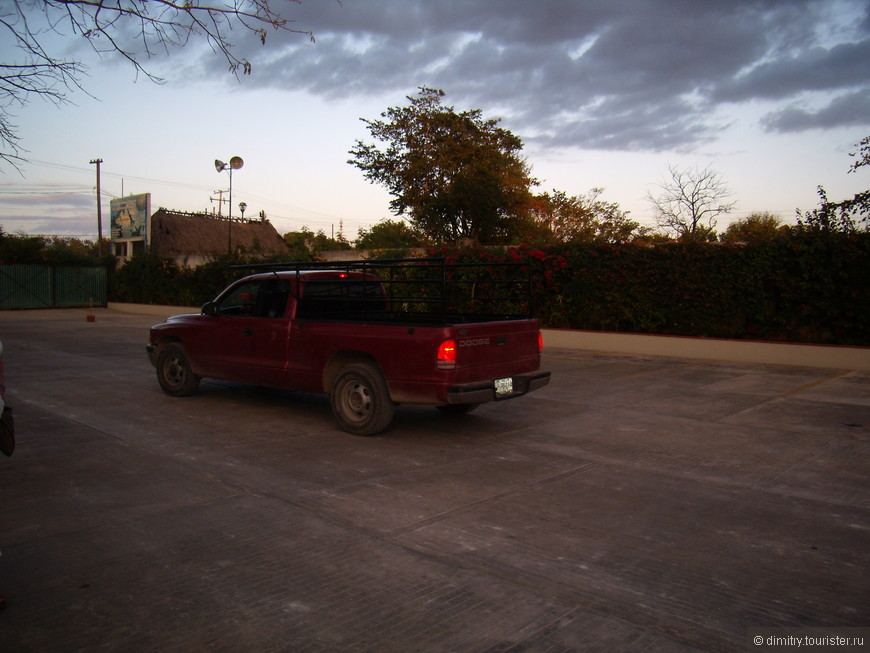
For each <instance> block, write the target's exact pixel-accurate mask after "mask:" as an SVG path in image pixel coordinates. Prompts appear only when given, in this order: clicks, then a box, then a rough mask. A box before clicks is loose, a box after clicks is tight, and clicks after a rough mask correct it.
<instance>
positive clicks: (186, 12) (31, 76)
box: [0, 0, 313, 165]
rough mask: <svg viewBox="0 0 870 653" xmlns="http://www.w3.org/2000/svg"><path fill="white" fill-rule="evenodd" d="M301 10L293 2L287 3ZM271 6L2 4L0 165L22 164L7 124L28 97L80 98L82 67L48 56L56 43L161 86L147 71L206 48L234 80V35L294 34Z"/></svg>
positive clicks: (242, 64)
mask: <svg viewBox="0 0 870 653" xmlns="http://www.w3.org/2000/svg"><path fill="white" fill-rule="evenodd" d="M291 1H292V2H299V0H291ZM275 4H276V3H275V2H273V1H272V0H244V1H242V0H231V1H229V2H213V3H210V2H201V1H199V0H180V1H173V0H14V1H13V2H2V3H0V34H2V35H3V36H2V37H0V38H2V39H3V40H4V41H6V42H7V43H8V44H9V45H10V46H12V47H13V48H14V49H13V51H14V52H15V53H16V55H17V57H16V58H15V59H14V60H12V61H6V62H0V159H2V160H5V161H6V162H7V163H12V164H13V165H14V164H15V162H16V161H19V160H21V151H22V148H21V145H20V143H19V139H18V136H17V133H16V127H15V125H14V124H12V119H13V116H12V113H11V109H10V108H11V107H14V106H18V107H23V106H25V105H26V104H27V102H28V101H29V100H30V99H31V98H34V97H40V98H43V99H46V100H49V101H51V102H54V103H56V104H63V103H64V102H66V101H67V93H68V92H70V91H74V90H84V89H83V87H82V84H81V80H82V77H83V76H84V75H85V74H86V68H85V66H84V65H83V64H82V63H81V62H80V61H78V60H76V59H71V58H68V57H67V56H66V55H65V54H60V55H55V54H53V52H52V50H51V47H50V45H51V41H52V39H53V37H54V36H76V37H81V38H84V39H85V40H86V41H87V42H88V44H89V45H90V46H91V48H93V50H94V51H95V52H97V53H98V54H101V55H102V54H116V55H120V56H121V57H123V58H124V59H126V60H127V61H128V62H130V64H132V66H133V68H134V69H135V71H136V73H137V74H143V75H145V76H146V77H148V78H149V79H151V80H152V81H155V82H160V81H162V80H161V79H160V78H159V77H157V76H156V75H155V74H153V73H151V72H150V71H149V69H148V68H147V67H146V66H145V63H144V62H145V60H147V59H149V58H150V57H152V56H154V55H155V54H156V53H158V52H165V51H168V50H172V49H175V48H180V47H183V46H186V45H187V44H188V43H190V42H191V41H192V40H196V39H201V40H204V41H205V42H206V43H207V44H208V45H209V47H211V49H212V51H213V52H215V53H216V54H219V55H220V56H222V57H223V58H224V59H225V60H226V62H227V66H228V68H229V70H230V72H232V73H233V74H238V73H239V72H241V73H243V74H249V73H250V72H251V63H250V62H249V61H248V60H247V59H245V58H244V56H242V55H240V54H238V53H237V51H236V49H235V46H234V44H233V42H232V41H231V40H230V35H231V33H232V32H233V31H234V30H240V31H241V32H242V33H253V34H255V35H256V36H257V38H258V39H259V41H260V43H263V44H264V43H265V42H266V36H267V34H268V33H269V31H274V30H282V31H287V32H296V33H302V34H307V35H308V36H309V37H310V38H312V40H313V37H312V35H311V33H310V32H306V31H303V30H299V29H294V28H293V27H292V26H291V25H292V23H291V21H289V20H288V19H287V18H286V17H284V15H283V14H282V13H281V12H280V11H279V10H277V9H275V7H274V5H275Z"/></svg>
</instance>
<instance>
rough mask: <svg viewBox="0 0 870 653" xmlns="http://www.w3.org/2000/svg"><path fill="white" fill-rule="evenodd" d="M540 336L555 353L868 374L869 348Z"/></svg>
mask: <svg viewBox="0 0 870 653" xmlns="http://www.w3.org/2000/svg"><path fill="white" fill-rule="evenodd" d="M543 332H544V344H545V346H546V347H548V348H556V349H587V350H592V351H602V352H605V351H606V352H614V353H617V352H618V353H623V354H642V355H648V356H674V357H678V358H703V359H706V360H723V361H734V362H740V363H766V364H772V365H802V366H805V367H831V368H843V369H849V370H870V347H844V346H839V345H804V344H796V343H781V342H756V341H752V340H723V339H718V338H692V337H685V336H651V335H643V334H634V333H602V332H598V331H573V330H569V329H544V330H543Z"/></svg>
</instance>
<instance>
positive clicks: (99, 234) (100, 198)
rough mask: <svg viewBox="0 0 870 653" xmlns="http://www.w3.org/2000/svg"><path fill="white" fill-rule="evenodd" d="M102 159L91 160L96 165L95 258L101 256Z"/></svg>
mask: <svg viewBox="0 0 870 653" xmlns="http://www.w3.org/2000/svg"><path fill="white" fill-rule="evenodd" d="M102 162H103V160H102V159H91V163H95V164H96V165H97V256H102V255H103V201H102V199H103V198H102V195H100V164H101V163H102Z"/></svg>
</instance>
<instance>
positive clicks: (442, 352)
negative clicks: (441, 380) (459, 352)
mask: <svg viewBox="0 0 870 653" xmlns="http://www.w3.org/2000/svg"><path fill="white" fill-rule="evenodd" d="M436 365H437V367H438V369H439V370H452V369H453V368H455V367H456V341H455V340H453V338H450V339H449V340H445V341H444V342H442V343H441V345H440V346H439V347H438V359H437V363H436Z"/></svg>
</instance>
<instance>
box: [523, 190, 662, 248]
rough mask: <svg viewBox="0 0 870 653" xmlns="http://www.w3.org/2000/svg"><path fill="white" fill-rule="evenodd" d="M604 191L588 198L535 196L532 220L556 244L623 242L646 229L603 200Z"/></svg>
mask: <svg viewBox="0 0 870 653" xmlns="http://www.w3.org/2000/svg"><path fill="white" fill-rule="evenodd" d="M603 192H604V189H603V188H593V189H592V190H590V191H589V192H588V193H587V194H586V195H575V196H569V195H568V194H567V193H565V192H564V191H560V190H554V191H553V194H552V195H551V194H550V193H544V194H542V195H537V196H535V198H534V200H533V202H532V217H533V219H534V220H535V222H536V223H538V224H539V225H541V226H544V227H545V228H546V229H547V230H548V231H549V232H550V233H551V234H552V237H553V239H554V240H555V241H556V242H560V243H568V242H608V243H624V242H628V241H630V240H633V238H634V237H635V236H638V235H641V234H642V233H643V232H644V231H645V230H644V229H643V228H642V227H641V226H640V223H638V222H635V221H634V220H629V218H628V211H623V210H622V209H620V208H619V205H618V204H616V203H615V202H605V201H603V200H602V199H601V194H602V193H603Z"/></svg>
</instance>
